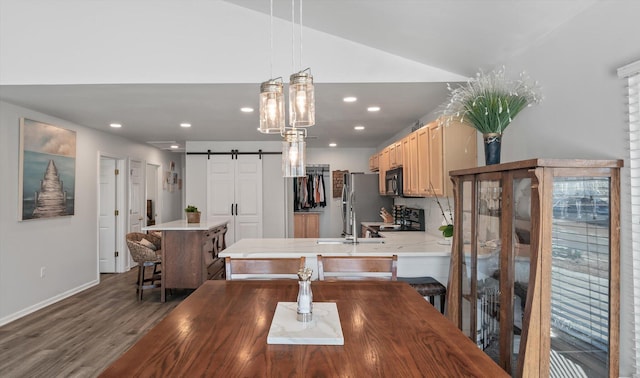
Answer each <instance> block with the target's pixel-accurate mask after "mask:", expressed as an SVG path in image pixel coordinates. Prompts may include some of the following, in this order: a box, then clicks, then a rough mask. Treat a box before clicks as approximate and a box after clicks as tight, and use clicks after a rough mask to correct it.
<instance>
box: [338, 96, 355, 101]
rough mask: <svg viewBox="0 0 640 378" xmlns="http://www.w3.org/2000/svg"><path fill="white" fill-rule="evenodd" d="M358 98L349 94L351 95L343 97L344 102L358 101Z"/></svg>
mask: <svg viewBox="0 0 640 378" xmlns="http://www.w3.org/2000/svg"><path fill="white" fill-rule="evenodd" d="M357 100H358V99H357V98H355V97H353V96H349V97H345V98H343V99H342V101H344V102H356V101H357Z"/></svg>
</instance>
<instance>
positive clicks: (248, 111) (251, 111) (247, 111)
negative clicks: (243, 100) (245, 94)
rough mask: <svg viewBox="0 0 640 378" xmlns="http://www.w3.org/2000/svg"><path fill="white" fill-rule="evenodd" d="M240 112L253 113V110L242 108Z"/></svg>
mask: <svg viewBox="0 0 640 378" xmlns="http://www.w3.org/2000/svg"><path fill="white" fill-rule="evenodd" d="M240 111H241V112H243V113H253V108H250V107H244V108H240Z"/></svg>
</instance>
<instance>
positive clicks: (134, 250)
mask: <svg viewBox="0 0 640 378" xmlns="http://www.w3.org/2000/svg"><path fill="white" fill-rule="evenodd" d="M126 239H127V247H129V252H130V253H131V258H132V259H133V261H135V262H136V263H138V287H137V289H136V293H137V296H138V300H139V301H141V300H142V292H143V291H144V290H147V289H153V288H157V287H161V280H160V274H162V272H161V271H159V270H158V267H159V266H160V264H161V263H162V251H161V250H160V248H161V241H162V239H161V238H159V237H157V236H155V235H153V234H143V233H141V232H130V233H128V234H127V236H126ZM143 239H144V240H145V242H143ZM145 244H146V245H145ZM147 267H153V272H152V273H151V277H147V278H145V271H146V268H147ZM156 281H157V282H158V283H156Z"/></svg>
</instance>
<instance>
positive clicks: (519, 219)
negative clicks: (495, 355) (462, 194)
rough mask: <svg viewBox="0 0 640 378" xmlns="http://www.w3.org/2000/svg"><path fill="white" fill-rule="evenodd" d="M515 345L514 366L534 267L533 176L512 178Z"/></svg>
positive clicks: (512, 359) (512, 355) (513, 348)
mask: <svg viewBox="0 0 640 378" xmlns="http://www.w3.org/2000/svg"><path fill="white" fill-rule="evenodd" d="M511 224H512V225H513V230H512V233H511V234H512V235H513V250H512V253H513V259H512V260H513V261H514V272H515V274H514V282H513V327H512V329H513V334H512V340H513V344H512V345H513V347H512V354H511V369H512V371H515V368H516V366H517V365H518V363H517V362H518V353H519V349H520V335H521V333H522V321H523V318H524V312H525V304H526V302H527V290H528V288H529V272H530V270H531V253H530V244H531V179H530V178H521V179H515V180H513V219H512V222H511Z"/></svg>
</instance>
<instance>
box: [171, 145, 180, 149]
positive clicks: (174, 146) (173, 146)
mask: <svg viewBox="0 0 640 378" xmlns="http://www.w3.org/2000/svg"><path fill="white" fill-rule="evenodd" d="M171 148H173V149H174V150H175V149H176V148H180V146H178V145H177V144H172V145H171Z"/></svg>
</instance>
